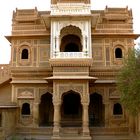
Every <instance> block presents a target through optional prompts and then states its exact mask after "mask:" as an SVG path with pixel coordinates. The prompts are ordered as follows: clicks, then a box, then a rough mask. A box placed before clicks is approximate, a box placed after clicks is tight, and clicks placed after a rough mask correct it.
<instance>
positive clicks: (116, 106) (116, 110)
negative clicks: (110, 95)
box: [113, 103, 123, 115]
mask: <svg viewBox="0 0 140 140" xmlns="http://www.w3.org/2000/svg"><path fill="white" fill-rule="evenodd" d="M122 114H123V111H122V106H121V104H119V103H116V104H114V107H113V115H122Z"/></svg>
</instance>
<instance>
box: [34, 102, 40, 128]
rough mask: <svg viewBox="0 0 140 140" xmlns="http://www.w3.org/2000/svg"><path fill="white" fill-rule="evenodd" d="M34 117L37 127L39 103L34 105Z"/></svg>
mask: <svg viewBox="0 0 140 140" xmlns="http://www.w3.org/2000/svg"><path fill="white" fill-rule="evenodd" d="M33 118H34V125H35V127H38V126H39V103H37V102H36V103H34V105H33Z"/></svg>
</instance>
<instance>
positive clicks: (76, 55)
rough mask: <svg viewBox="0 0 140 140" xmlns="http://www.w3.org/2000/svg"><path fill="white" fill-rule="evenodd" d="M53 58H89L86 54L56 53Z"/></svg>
mask: <svg viewBox="0 0 140 140" xmlns="http://www.w3.org/2000/svg"><path fill="white" fill-rule="evenodd" d="M53 57H54V58H89V55H88V53H87V52H56V53H55V54H54V55H53Z"/></svg>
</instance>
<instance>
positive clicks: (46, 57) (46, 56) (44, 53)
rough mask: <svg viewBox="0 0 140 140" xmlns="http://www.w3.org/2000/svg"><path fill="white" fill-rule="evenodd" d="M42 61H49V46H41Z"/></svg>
mask: <svg viewBox="0 0 140 140" xmlns="http://www.w3.org/2000/svg"><path fill="white" fill-rule="evenodd" d="M39 52H40V53H39V55H40V61H48V60H49V58H50V48H49V46H47V47H40V49H39Z"/></svg>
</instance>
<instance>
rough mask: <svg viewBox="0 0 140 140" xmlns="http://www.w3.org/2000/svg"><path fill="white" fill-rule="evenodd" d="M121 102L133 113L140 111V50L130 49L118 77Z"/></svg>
mask: <svg viewBox="0 0 140 140" xmlns="http://www.w3.org/2000/svg"><path fill="white" fill-rule="evenodd" d="M117 89H118V91H119V92H120V94H121V98H120V100H121V103H122V104H123V105H124V107H125V108H126V109H128V111H129V112H130V113H131V114H132V115H137V114H138V113H139V112H140V50H138V49H137V50H136V49H133V50H130V51H129V52H128V56H127V58H125V59H124V65H123V67H122V68H121V70H120V72H119V74H118V77H117Z"/></svg>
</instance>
